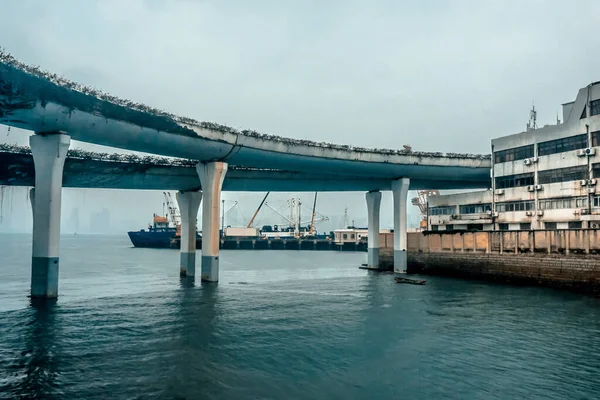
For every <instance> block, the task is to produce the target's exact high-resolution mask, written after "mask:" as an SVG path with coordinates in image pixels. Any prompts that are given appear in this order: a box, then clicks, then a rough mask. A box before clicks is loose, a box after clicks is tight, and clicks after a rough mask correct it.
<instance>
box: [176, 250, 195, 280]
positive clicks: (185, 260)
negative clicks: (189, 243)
mask: <svg viewBox="0 0 600 400" xmlns="http://www.w3.org/2000/svg"><path fill="white" fill-rule="evenodd" d="M179 266H180V267H179V275H181V276H195V275H196V252H195V251H194V252H193V253H188V252H183V251H182V252H181V253H179Z"/></svg>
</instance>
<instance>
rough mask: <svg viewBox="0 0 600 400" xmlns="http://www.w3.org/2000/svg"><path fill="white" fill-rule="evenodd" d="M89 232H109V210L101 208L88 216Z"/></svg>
mask: <svg viewBox="0 0 600 400" xmlns="http://www.w3.org/2000/svg"><path fill="white" fill-rule="evenodd" d="M90 232H92V233H107V232H110V211H109V210H108V209H107V208H103V209H102V210H101V211H99V212H97V213H94V214H92V215H91V217H90Z"/></svg>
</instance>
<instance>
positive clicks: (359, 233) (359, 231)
mask: <svg viewBox="0 0 600 400" xmlns="http://www.w3.org/2000/svg"><path fill="white" fill-rule="evenodd" d="M391 232H392V231H391V230H390V229H380V230H379V233H380V234H381V233H391ZM368 233H369V230H368V229H367V228H346V229H336V230H335V231H333V236H334V237H333V241H334V242H335V243H349V242H353V243H358V242H360V241H361V240H363V239H366V238H367V236H368Z"/></svg>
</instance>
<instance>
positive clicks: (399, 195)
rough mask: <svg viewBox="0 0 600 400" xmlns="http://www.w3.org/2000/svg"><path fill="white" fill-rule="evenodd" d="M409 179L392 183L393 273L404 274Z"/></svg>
mask: <svg viewBox="0 0 600 400" xmlns="http://www.w3.org/2000/svg"><path fill="white" fill-rule="evenodd" d="M409 185H410V179H408V178H401V179H398V180H395V181H393V182H392V193H393V197H394V199H393V202H394V273H397V274H404V273H406V265H407V256H406V246H407V238H406V218H407V213H406V204H407V201H408V187H409Z"/></svg>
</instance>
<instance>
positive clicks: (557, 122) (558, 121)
mask: <svg viewBox="0 0 600 400" xmlns="http://www.w3.org/2000/svg"><path fill="white" fill-rule="evenodd" d="M556 125H560V119H558V109H557V110H556Z"/></svg>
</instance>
